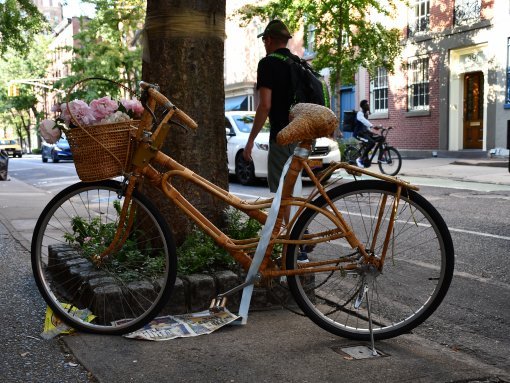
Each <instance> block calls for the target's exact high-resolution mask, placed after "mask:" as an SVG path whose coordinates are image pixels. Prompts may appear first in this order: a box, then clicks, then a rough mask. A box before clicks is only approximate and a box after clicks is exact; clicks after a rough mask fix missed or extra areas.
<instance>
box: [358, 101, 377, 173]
mask: <svg viewBox="0 0 510 383" xmlns="http://www.w3.org/2000/svg"><path fill="white" fill-rule="evenodd" d="M359 106H360V107H361V109H360V110H359V111H358V113H357V114H356V123H355V126H354V137H355V138H357V139H359V140H360V141H363V142H365V150H364V151H363V153H362V154H361V157H358V158H357V159H356V165H357V166H358V167H360V168H364V167H365V164H368V163H369V159H368V153H370V151H371V150H372V149H373V147H374V146H375V144H376V143H377V142H379V141H382V140H384V137H382V136H380V135H378V134H375V132H374V131H373V129H374V130H379V128H378V127H375V126H374V125H373V124H372V123H371V122H370V121H368V113H369V110H370V106H369V105H368V101H367V100H362V101H361V102H360V103H359Z"/></svg>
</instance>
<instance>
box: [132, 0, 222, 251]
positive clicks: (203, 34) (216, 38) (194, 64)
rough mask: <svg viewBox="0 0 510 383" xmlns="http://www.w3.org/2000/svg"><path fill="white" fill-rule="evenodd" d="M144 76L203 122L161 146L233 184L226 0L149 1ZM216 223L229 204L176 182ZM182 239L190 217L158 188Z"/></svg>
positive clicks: (201, 171) (159, 200)
mask: <svg viewBox="0 0 510 383" xmlns="http://www.w3.org/2000/svg"><path fill="white" fill-rule="evenodd" d="M145 33H146V38H145V43H144V44H145V45H144V55H143V59H144V61H143V66H142V78H143V80H144V81H147V82H150V83H157V84H158V85H159V86H160V88H161V90H160V91H161V92H162V93H163V94H164V95H165V96H167V97H168V98H169V99H170V100H171V101H172V102H173V103H174V104H175V105H176V106H177V107H178V108H180V109H182V110H183V111H184V112H186V113H187V114H188V115H189V116H190V117H192V118H193V119H194V120H195V121H196V122H197V123H198V129H197V130H196V132H185V131H184V130H183V129H180V128H177V127H175V126H172V128H171V130H170V134H169V135H168V137H167V139H166V141H165V143H164V145H163V148H162V151H163V152H164V153H166V154H167V155H169V156H171V157H173V158H175V159H176V160H177V161H179V162H180V163H182V164H183V165H185V166H187V167H188V168H190V169H191V170H193V171H194V172H196V173H198V174H200V175H201V176H203V177H204V178H206V179H208V180H209V181H211V182H213V183H215V184H216V185H218V186H220V187H222V188H225V189H226V188H228V172H227V159H226V140H225V116H224V111H225V93H224V79H223V59H224V52H223V50H224V37H225V0H186V1H182V0H148V1H147V14H146V20H145ZM172 185H174V186H175V187H176V188H177V189H178V190H179V191H180V192H181V193H182V194H183V195H185V196H186V198H188V199H189V200H190V201H191V202H192V203H193V204H194V205H195V207H196V208H198V209H199V210H200V211H201V212H202V213H203V214H204V215H205V216H206V217H207V218H208V219H210V220H211V221H212V222H213V223H215V224H216V225H222V223H223V214H222V212H223V210H224V208H225V204H224V203H223V202H221V201H218V200H217V199H214V198H212V197H211V196H210V195H209V194H207V193H205V192H204V191H202V190H201V189H199V188H197V187H196V186H194V185H192V184H189V183H186V182H182V180H179V179H175V180H173V181H172ZM150 196H151V197H152V198H154V199H155V200H156V201H157V204H158V207H159V208H160V210H161V211H162V212H163V214H164V215H165V217H166V219H167V221H168V223H169V224H170V226H171V227H172V229H173V232H174V234H175V236H176V239H177V242H178V243H180V242H181V241H182V240H183V239H184V238H185V236H186V234H187V233H188V232H189V230H190V228H191V222H190V221H189V220H188V219H186V217H185V216H184V214H183V213H181V212H180V211H179V210H178V209H176V208H175V206H173V205H171V204H169V203H168V202H167V201H166V199H165V197H164V196H163V195H162V194H161V193H158V194H157V195H155V194H154V193H153V192H152V193H151V195H150Z"/></svg>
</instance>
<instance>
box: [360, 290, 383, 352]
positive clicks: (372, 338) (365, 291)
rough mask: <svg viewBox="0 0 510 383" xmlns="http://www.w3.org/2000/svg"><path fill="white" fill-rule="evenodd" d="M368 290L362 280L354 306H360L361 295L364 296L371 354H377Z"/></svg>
mask: <svg viewBox="0 0 510 383" xmlns="http://www.w3.org/2000/svg"><path fill="white" fill-rule="evenodd" d="M368 291H369V288H368V284H367V283H366V282H364V283H363V287H362V288H361V290H360V292H359V294H358V298H357V299H356V302H355V304H354V307H355V308H356V309H358V308H359V307H360V306H361V303H362V302H363V296H365V299H366V300H367V311H368V331H369V332H370V344H371V346H372V356H379V354H378V352H377V350H376V349H375V341H374V329H373V327H372V311H371V307H370V298H369V296H368Z"/></svg>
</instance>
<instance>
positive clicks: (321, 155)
mask: <svg viewBox="0 0 510 383" xmlns="http://www.w3.org/2000/svg"><path fill="white" fill-rule="evenodd" d="M254 118H255V112H242V111H233V112H225V129H226V134H227V161H228V172H229V174H235V175H236V177H237V179H238V181H239V182H240V183H241V184H243V185H248V184H250V183H253V182H254V181H255V180H256V179H257V178H267V153H268V150H269V121H267V122H266V124H265V125H264V127H263V128H262V131H261V132H260V133H259V134H258V135H257V138H256V139H255V145H253V150H252V155H251V157H252V159H253V162H247V161H245V160H244V158H243V150H244V147H245V146H246V142H247V141H248V137H249V135H250V131H251V127H252V125H253V120H254ZM310 160H312V161H313V162H312V164H313V166H314V170H317V171H320V170H322V169H323V168H325V167H327V166H328V165H329V164H330V163H331V162H333V161H340V150H339V148H338V143H337V142H336V141H334V140H332V139H330V138H326V137H323V138H319V139H317V140H316V142H315V145H314V148H313V150H312V154H311V155H310Z"/></svg>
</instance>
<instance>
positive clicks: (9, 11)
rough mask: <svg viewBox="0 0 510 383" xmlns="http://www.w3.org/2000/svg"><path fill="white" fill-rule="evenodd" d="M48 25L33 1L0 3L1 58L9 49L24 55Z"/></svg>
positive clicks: (16, 0) (23, 0)
mask: <svg viewBox="0 0 510 383" xmlns="http://www.w3.org/2000/svg"><path fill="white" fill-rule="evenodd" d="M47 28H48V24H47V22H46V19H45V18H44V16H43V15H42V14H41V13H40V12H39V10H38V9H37V7H36V6H35V5H34V3H33V2H32V1H31V0H4V1H0V57H3V56H4V55H5V54H6V52H7V50H8V48H11V49H13V50H15V51H18V52H20V53H23V52H25V51H26V48H27V44H28V43H29V42H30V41H32V40H33V37H34V35H36V34H38V33H40V32H42V31H44V30H47Z"/></svg>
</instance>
